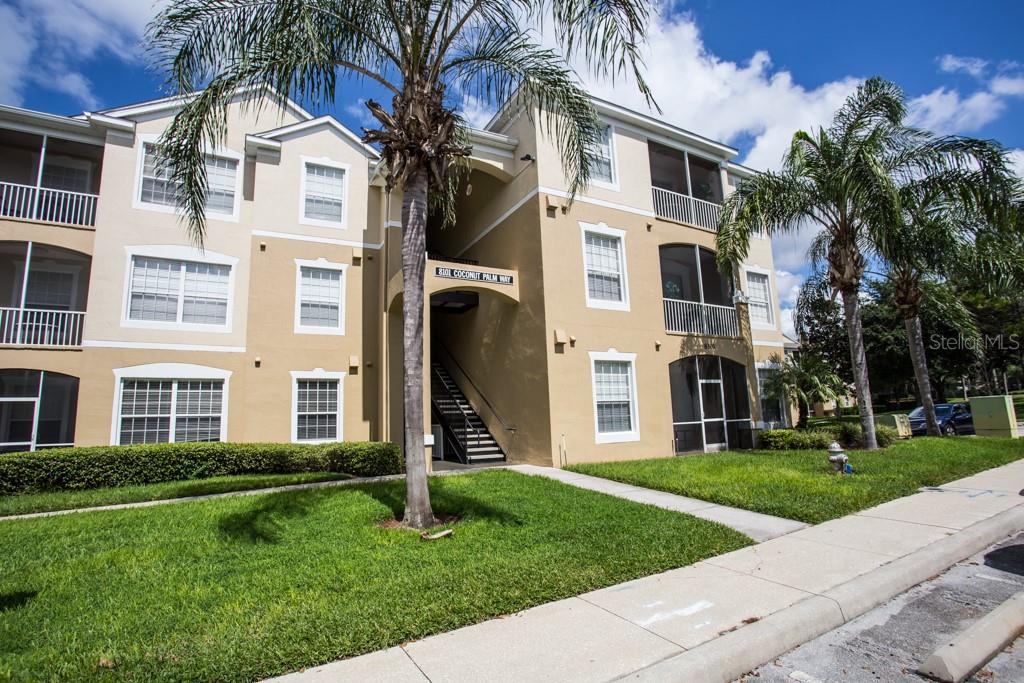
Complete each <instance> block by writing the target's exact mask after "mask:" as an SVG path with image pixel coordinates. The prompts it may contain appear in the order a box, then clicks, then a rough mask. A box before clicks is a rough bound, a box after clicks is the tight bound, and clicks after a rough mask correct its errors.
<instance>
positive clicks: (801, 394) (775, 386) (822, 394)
mask: <svg viewBox="0 0 1024 683" xmlns="http://www.w3.org/2000/svg"><path fill="white" fill-rule="evenodd" d="M771 362H772V363H773V364H775V365H776V366H777V367H778V369H777V370H776V371H775V372H772V373H769V374H768V375H766V376H765V381H764V392H765V394H766V395H768V396H788V397H789V398H790V399H791V400H793V401H794V402H796V404H797V413H798V415H799V417H798V418H797V423H796V426H797V427H799V428H801V429H803V428H805V427H807V420H808V417H809V416H810V413H811V405H812V404H814V403H818V402H822V403H824V402H826V401H835V402H836V406H837V414H838V405H839V399H840V397H842V396H843V395H844V394H846V385H845V384H843V380H842V379H840V377H839V375H837V374H836V372H835V371H834V370H833V369H832V368H830V367H829V365H828V363H826V362H825V361H824V360H823V359H822V358H821V357H820V356H817V355H814V354H812V353H805V352H799V353H797V354H796V355H794V356H788V357H787V358H786V359H785V360H781V359H780V358H779V356H778V354H775V355H773V356H772V357H771Z"/></svg>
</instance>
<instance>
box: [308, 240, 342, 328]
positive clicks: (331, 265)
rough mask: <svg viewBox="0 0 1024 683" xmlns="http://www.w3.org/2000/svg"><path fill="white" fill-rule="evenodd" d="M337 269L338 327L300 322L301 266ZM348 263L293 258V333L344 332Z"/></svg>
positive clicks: (322, 259) (321, 259)
mask: <svg viewBox="0 0 1024 683" xmlns="http://www.w3.org/2000/svg"><path fill="white" fill-rule="evenodd" d="M303 266H305V267H306V268H320V269H322V270H337V271H339V272H340V273H341V282H340V285H341V301H340V302H339V304H338V327H316V326H312V325H303V324H302V268H303ZM347 270H348V264H347V263H333V262H331V261H328V260H327V259H324V258H319V259H317V260H315V261H310V260H306V259H295V334H327V335H332V334H333V335H342V336H343V335H344V334H345V308H346V306H345V292H346V284H347V282H348V272H347Z"/></svg>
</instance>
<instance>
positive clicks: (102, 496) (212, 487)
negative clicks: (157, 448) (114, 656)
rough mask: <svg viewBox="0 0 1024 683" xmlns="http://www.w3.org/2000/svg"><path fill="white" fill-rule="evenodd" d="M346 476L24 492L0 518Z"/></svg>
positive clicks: (2, 507)
mask: <svg viewBox="0 0 1024 683" xmlns="http://www.w3.org/2000/svg"><path fill="white" fill-rule="evenodd" d="M351 478H352V477H351V476H350V475H348V474H341V473H337V472H302V473H299V474H248V475H236V476H229V477H210V478H209V479H190V480H188V481H167V482H162V483H160V484H145V485H142V486H122V487H118V488H104V489H86V490H83V491H60V492H55V493H27V494H23V495H16V496H0V517H2V516H5V515H22V514H26V513H29V512H46V511H48V510H70V509H71V508H83V507H94V506H96V505H115V504H117V503H139V502H143V501H147V500H167V499H168V498H185V497H188V496H203V495H208V494H211V493H225V492H227V491H249V490H252V489H262V488H268V487H270V486H287V485H288V484H305V483H307V482H312V481H333V480H335V479H351Z"/></svg>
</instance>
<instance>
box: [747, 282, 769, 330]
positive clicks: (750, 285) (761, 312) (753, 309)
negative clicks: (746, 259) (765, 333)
mask: <svg viewBox="0 0 1024 683" xmlns="http://www.w3.org/2000/svg"><path fill="white" fill-rule="evenodd" d="M746 273H747V305H748V310H749V311H750V324H751V325H752V326H754V327H762V328H771V329H774V328H775V316H774V315H773V312H772V287H771V276H770V275H769V273H768V272H767V271H762V270H754V269H751V268H747V269H746Z"/></svg>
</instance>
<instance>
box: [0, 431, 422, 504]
mask: <svg viewBox="0 0 1024 683" xmlns="http://www.w3.org/2000/svg"><path fill="white" fill-rule="evenodd" d="M403 468H404V464H403V461H402V455H401V450H400V449H399V447H398V445H396V444H393V443H384V442H376V441H366V442H358V441H353V442H340V443H330V444H282V443H219V442H192V443H172V444H147V445H139V446H89V447H82V448H59V449H52V450H42V451H36V452H34V453H18V454H13V455H5V456H0V494H2V495H10V494H21V493H42V492H52V491H80V490H85V489H96V488H105V487H118V486H138V485H142V484H155V483H160V482H167V481H183V480H190V479H207V478H210V477H223V476H229V475H239V474H294V473H300V472H341V473H345V474H350V475H353V476H358V477H372V476H380V475H385V474H398V473H401V472H402V471H403Z"/></svg>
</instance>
